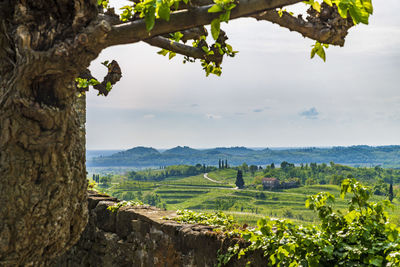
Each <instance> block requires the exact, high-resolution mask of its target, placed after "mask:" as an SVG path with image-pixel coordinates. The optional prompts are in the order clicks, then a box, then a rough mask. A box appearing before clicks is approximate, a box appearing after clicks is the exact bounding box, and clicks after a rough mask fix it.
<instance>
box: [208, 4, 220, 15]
mask: <svg viewBox="0 0 400 267" xmlns="http://www.w3.org/2000/svg"><path fill="white" fill-rule="evenodd" d="M222 11H224V9H223V8H222V7H221V6H220V5H217V4H215V5H213V6H212V7H210V8H209V9H208V13H218V12H222Z"/></svg>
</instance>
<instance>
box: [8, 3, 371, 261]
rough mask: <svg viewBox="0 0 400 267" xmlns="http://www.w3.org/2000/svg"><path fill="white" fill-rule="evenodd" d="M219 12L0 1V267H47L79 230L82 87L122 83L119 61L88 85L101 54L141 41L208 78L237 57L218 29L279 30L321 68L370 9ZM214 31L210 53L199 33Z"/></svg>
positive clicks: (173, 6)
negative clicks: (257, 26)
mask: <svg viewBox="0 0 400 267" xmlns="http://www.w3.org/2000/svg"><path fill="white" fill-rule="evenodd" d="M216 2H217V4H214V3H213V2H211V1H209V0H193V1H191V2H188V1H186V0H184V1H182V2H181V1H179V0H162V1H155V0H148V1H145V2H142V1H140V0H135V1H133V4H132V6H130V7H129V6H128V7H125V9H124V12H123V14H122V17H121V19H120V18H118V16H116V15H115V14H114V13H113V11H112V10H111V9H108V8H107V7H108V2H107V1H101V0H100V1H96V0H85V1H84V0H69V1H65V0H24V1H22V0H2V1H0V22H1V23H0V62H1V64H0V177H1V178H2V183H0V184H1V185H0V203H2V205H1V206H0V218H2V220H1V221H0V240H1V242H0V265H14V266H15V265H26V264H28V263H29V264H31V265H41V264H45V262H46V260H47V259H49V258H52V257H55V256H56V255H58V254H60V253H63V252H64V251H65V250H66V249H67V248H69V247H71V246H72V245H73V244H74V243H75V242H76V241H77V240H78V238H79V236H80V234H81V232H82V230H83V229H84V227H85V224H86V222H87V207H86V206H87V205H86V201H85V199H86V179H85V176H86V170H85V143H84V132H83V131H82V124H83V122H82V118H80V117H79V114H78V106H77V103H78V97H77V95H78V93H84V91H85V90H87V87H88V85H91V86H92V87H93V88H94V89H95V90H97V91H98V93H99V94H100V95H107V94H108V93H109V91H110V89H111V87H112V86H113V85H114V84H115V83H117V82H118V80H119V79H120V78H121V76H122V74H121V69H120V68H119V65H118V63H117V62H116V61H111V62H104V65H105V66H106V68H107V69H108V73H107V75H106V76H105V77H104V79H103V80H100V81H98V80H97V79H96V78H94V77H93V76H92V75H91V73H90V71H89V70H88V69H87V68H88V66H89V64H90V62H91V61H92V60H94V59H95V58H96V57H97V56H98V55H99V53H100V52H101V51H102V50H103V49H105V48H107V47H110V46H114V45H123V44H129V43H135V42H140V41H144V42H146V43H148V44H150V45H152V46H157V47H160V48H162V49H163V50H162V51H161V52H160V53H161V54H164V55H166V54H169V56H170V57H173V56H174V55H175V54H176V53H178V54H182V55H184V56H185V57H186V59H188V60H189V59H190V61H192V59H193V58H195V59H199V60H200V61H201V64H202V67H203V69H204V70H205V71H206V73H207V74H210V73H213V74H217V75H219V74H220V73H221V62H222V58H223V56H233V55H234V51H233V50H232V48H231V47H230V46H229V45H228V44H227V43H226V40H227V37H226V34H225V33H224V32H223V31H222V30H220V26H221V22H223V21H226V20H228V19H235V18H239V17H253V18H255V19H257V20H266V21H270V22H273V23H276V24H278V25H280V26H282V27H286V28H288V29H290V30H292V31H297V32H299V33H301V34H302V35H303V36H306V37H309V38H311V39H314V40H316V41H317V43H316V45H315V47H314V48H313V50H312V55H315V54H317V55H319V56H321V57H323V58H324V53H325V52H324V46H323V45H322V44H333V45H339V46H342V45H344V41H345V37H346V35H347V31H348V29H349V28H350V27H351V26H353V25H354V23H359V22H362V23H367V21H368V16H369V13H372V6H371V5H370V0H356V1H345V0H333V1H331V0H324V2H325V3H323V4H322V5H320V4H319V3H317V2H315V1H308V4H310V5H312V6H313V7H314V9H312V8H310V10H309V11H308V13H309V16H308V17H307V19H303V18H302V17H293V16H291V15H290V14H289V13H288V12H286V11H283V10H281V9H279V8H282V7H285V6H288V5H292V4H295V3H298V2H300V0H269V1H266V0H239V1H236V2H234V3H233V1H232V2H231V1H229V0H218V1H216ZM332 3H333V6H330V5H331V4H332ZM99 5H100V6H99ZM103 7H105V10H104V8H103ZM337 7H339V8H337ZM175 10H179V11H175ZM349 15H350V16H349ZM210 23H211V26H212V27H211V35H212V39H213V41H212V43H210V44H209V43H207V41H206V39H205V37H204V36H205V31H204V28H203V27H202V26H203V25H207V24H210ZM178 31H179V33H178ZM170 34H172V35H170ZM170 38H171V39H172V40H171V39H170ZM188 40H194V45H193V46H190V45H188V44H187V43H186V44H185V43H184V41H188ZM77 78H79V79H77Z"/></svg>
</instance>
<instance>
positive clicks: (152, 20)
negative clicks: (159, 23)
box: [144, 10, 156, 31]
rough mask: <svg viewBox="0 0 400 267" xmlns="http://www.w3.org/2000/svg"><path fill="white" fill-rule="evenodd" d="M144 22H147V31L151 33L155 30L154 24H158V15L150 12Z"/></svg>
mask: <svg viewBox="0 0 400 267" xmlns="http://www.w3.org/2000/svg"><path fill="white" fill-rule="evenodd" d="M144 21H145V22H146V30H147V31H151V30H152V29H153V28H154V24H155V22H156V14H155V13H154V10H153V12H149V13H148V14H146V16H145V17H144Z"/></svg>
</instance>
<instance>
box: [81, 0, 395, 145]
mask: <svg viewBox="0 0 400 267" xmlns="http://www.w3.org/2000/svg"><path fill="white" fill-rule="evenodd" d="M399 9H400V2H399V1H398V0H388V1H374V15H373V16H372V17H371V19H370V25H368V26H364V25H359V26H356V27H354V28H352V29H351V30H350V33H349V35H348V37H347V41H346V44H345V46H344V47H343V48H339V47H333V46H331V47H330V48H329V49H328V50H327V62H326V63H323V62H322V60H320V59H319V58H315V59H312V60H311V59H309V53H310V49H311V48H310V46H311V45H312V44H313V41H311V40H309V39H304V38H303V37H301V36H300V35H299V34H297V33H293V32H289V31H288V30H286V29H282V28H280V27H279V26H277V25H273V24H271V23H268V22H256V21H255V20H252V19H240V20H237V21H231V22H229V24H222V25H221V27H222V29H223V30H225V31H226V32H227V34H228V36H229V38H230V39H229V41H228V43H230V44H231V45H232V46H233V48H234V49H235V50H239V54H238V55H237V56H236V57H235V58H233V59H227V60H225V61H224V63H223V65H222V67H223V74H222V76H221V77H213V76H210V77H205V74H204V72H203V70H202V69H201V66H200V64H199V63H198V62H196V63H192V64H188V63H187V64H182V60H183V58H182V57H180V56H177V57H175V58H174V59H172V60H171V61H169V60H168V59H167V58H165V57H162V56H160V55H158V54H157V53H156V52H157V51H158V50H159V49H157V48H154V47H151V46H149V45H147V44H142V43H139V44H134V45H128V46H118V47H113V48H109V49H107V50H105V51H104V52H103V53H102V54H101V55H100V57H99V58H98V59H97V60H96V61H94V62H93V64H92V65H91V70H92V72H93V74H95V75H97V76H98V77H102V76H103V75H104V67H102V66H101V64H100V62H102V61H104V60H112V59H116V60H117V61H118V62H119V63H120V65H121V68H122V71H123V78H122V80H121V81H120V82H119V83H118V84H117V85H116V86H115V88H114V89H113V91H111V93H110V95H109V96H108V97H106V98H104V97H98V96H96V94H95V92H93V91H92V92H90V93H88V96H87V148H88V149H128V148H132V147H135V146H145V147H156V148H171V147H175V146H178V145H180V146H189V147H192V148H210V147H231V146H246V147H321V146H322V147H326V146H350V145H371V146H377V145H396V144H400V135H399V132H400V89H399V88H400V86H399V84H400V75H399V73H400V72H399V71H400V17H399V16H398V15H397V14H396V13H397V11H398V10H399Z"/></svg>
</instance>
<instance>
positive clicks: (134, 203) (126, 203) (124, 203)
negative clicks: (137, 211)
mask: <svg viewBox="0 0 400 267" xmlns="http://www.w3.org/2000/svg"><path fill="white" fill-rule="evenodd" d="M143 205H144V204H143V202H142V201H125V200H123V201H121V202H118V203H116V204H115V205H113V206H109V207H108V208H107V209H108V210H110V211H111V212H117V211H118V210H119V209H120V208H121V207H125V206H143Z"/></svg>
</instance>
